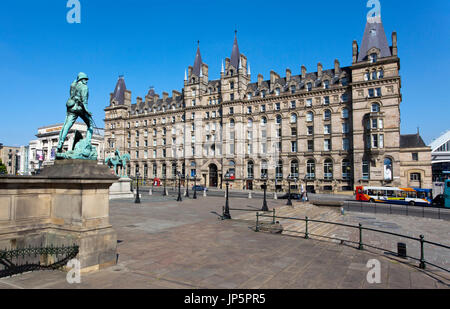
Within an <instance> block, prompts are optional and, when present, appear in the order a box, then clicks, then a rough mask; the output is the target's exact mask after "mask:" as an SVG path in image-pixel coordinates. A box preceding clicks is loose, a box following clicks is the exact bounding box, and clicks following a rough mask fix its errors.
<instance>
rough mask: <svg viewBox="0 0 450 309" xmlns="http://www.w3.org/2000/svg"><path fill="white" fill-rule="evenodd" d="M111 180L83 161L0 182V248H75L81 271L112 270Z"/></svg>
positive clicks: (104, 171) (100, 168)
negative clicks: (73, 246)
mask: <svg viewBox="0 0 450 309" xmlns="http://www.w3.org/2000/svg"><path fill="white" fill-rule="evenodd" d="M117 180H118V178H117V177H116V176H113V175H112V174H111V172H110V170H109V168H107V167H106V166H102V165H97V162H95V161H85V160H64V161H57V162H55V165H53V166H50V167H46V168H45V169H44V170H43V171H42V173H41V175H39V176H35V177H30V176H4V177H0V248H2V249H15V248H23V247H28V246H29V245H31V246H42V245H43V246H50V245H53V246H62V245H65V246H71V245H74V244H75V245H78V246H79V247H80V249H79V255H78V257H77V258H78V259H79V260H80V262H81V267H82V269H84V270H85V271H86V270H96V269H99V268H101V267H104V266H108V265H112V264H114V263H115V261H116V247H117V236H116V233H115V231H114V230H113V228H112V226H111V225H110V223H109V187H110V186H111V185H112V183H114V182H116V181H117Z"/></svg>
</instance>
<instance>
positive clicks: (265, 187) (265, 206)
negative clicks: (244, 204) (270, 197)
mask: <svg viewBox="0 0 450 309" xmlns="http://www.w3.org/2000/svg"><path fill="white" fill-rule="evenodd" d="M261 178H262V179H261V180H262V181H264V200H263V207H262V211H269V207H267V199H266V192H267V175H266V174H264V175H262V177H261Z"/></svg>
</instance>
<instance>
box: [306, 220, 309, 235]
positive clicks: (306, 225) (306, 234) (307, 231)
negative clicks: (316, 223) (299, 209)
mask: <svg viewBox="0 0 450 309" xmlns="http://www.w3.org/2000/svg"><path fill="white" fill-rule="evenodd" d="M305 222H306V224H305V239H309V233H308V217H306V221H305Z"/></svg>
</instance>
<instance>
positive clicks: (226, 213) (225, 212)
mask: <svg viewBox="0 0 450 309" xmlns="http://www.w3.org/2000/svg"><path fill="white" fill-rule="evenodd" d="M225 185H226V186H227V191H226V192H227V193H226V196H227V197H226V199H225V208H224V210H223V214H222V219H223V220H230V219H231V215H230V205H229V204H228V186H229V185H230V173H228V172H227V173H226V175H225Z"/></svg>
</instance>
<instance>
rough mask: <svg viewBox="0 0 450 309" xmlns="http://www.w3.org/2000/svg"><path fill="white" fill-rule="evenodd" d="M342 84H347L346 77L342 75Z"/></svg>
mask: <svg viewBox="0 0 450 309" xmlns="http://www.w3.org/2000/svg"><path fill="white" fill-rule="evenodd" d="M341 83H342V86H347V85H348V79H347V77H343V78H342V80H341Z"/></svg>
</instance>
